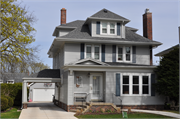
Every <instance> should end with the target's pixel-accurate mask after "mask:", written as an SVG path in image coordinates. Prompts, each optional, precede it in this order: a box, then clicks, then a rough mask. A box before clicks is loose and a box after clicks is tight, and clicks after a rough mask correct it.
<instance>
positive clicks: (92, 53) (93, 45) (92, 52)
mask: <svg viewBox="0 0 180 119" xmlns="http://www.w3.org/2000/svg"><path fill="white" fill-rule="evenodd" d="M87 45H91V58H92V59H95V54H94V48H95V46H99V59H95V60H98V61H101V45H100V44H85V47H84V56H85V58H87V57H86V47H87Z"/></svg>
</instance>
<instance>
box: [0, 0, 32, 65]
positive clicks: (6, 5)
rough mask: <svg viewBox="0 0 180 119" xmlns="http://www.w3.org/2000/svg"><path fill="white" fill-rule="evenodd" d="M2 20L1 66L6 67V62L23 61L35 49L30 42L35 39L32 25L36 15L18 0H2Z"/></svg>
mask: <svg viewBox="0 0 180 119" xmlns="http://www.w3.org/2000/svg"><path fill="white" fill-rule="evenodd" d="M0 22H1V35H0V37H1V39H0V52H1V54H0V55H1V66H3V67H4V62H9V63H13V62H22V61H23V60H25V59H26V58H27V57H26V56H28V55H29V54H30V52H32V51H33V49H32V48H31V47H30V44H31V43H32V42H34V41H35V39H34V32H35V29H34V28H33V27H32V23H33V22H35V17H34V16H33V15H32V14H29V13H28V11H27V10H26V7H21V6H20V5H18V4H16V0H1V14H0Z"/></svg>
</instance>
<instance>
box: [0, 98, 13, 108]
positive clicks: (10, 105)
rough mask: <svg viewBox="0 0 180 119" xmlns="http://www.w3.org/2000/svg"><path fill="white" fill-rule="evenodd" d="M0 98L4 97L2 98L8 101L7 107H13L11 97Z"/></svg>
mask: <svg viewBox="0 0 180 119" xmlns="http://www.w3.org/2000/svg"><path fill="white" fill-rule="evenodd" d="M1 97H4V98H6V99H8V107H12V106H13V104H14V100H13V99H12V98H11V97H8V96H4V95H1Z"/></svg>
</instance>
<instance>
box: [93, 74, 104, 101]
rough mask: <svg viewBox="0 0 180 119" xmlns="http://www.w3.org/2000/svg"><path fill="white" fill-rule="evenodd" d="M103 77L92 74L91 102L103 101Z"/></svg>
mask: <svg viewBox="0 0 180 119" xmlns="http://www.w3.org/2000/svg"><path fill="white" fill-rule="evenodd" d="M102 84H103V83H102V75H101V74H92V75H91V81H90V87H91V89H90V94H91V100H102V99H103V94H102V93H103V92H102V88H103V87H102V86H103V85H102Z"/></svg>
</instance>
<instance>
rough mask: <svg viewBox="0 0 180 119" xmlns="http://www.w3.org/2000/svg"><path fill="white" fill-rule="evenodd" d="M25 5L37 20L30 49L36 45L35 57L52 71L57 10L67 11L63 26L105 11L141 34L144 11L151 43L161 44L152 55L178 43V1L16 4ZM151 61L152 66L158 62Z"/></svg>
mask: <svg viewBox="0 0 180 119" xmlns="http://www.w3.org/2000/svg"><path fill="white" fill-rule="evenodd" d="M18 1H19V2H20V1H22V4H21V5H26V6H27V7H28V11H29V12H33V14H34V15H35V16H36V18H37V19H38V20H37V22H36V23H35V24H33V27H34V28H35V29H36V30H37V32H36V35H35V39H36V41H35V42H34V43H33V44H32V45H40V48H39V49H40V52H39V54H38V55H39V56H40V59H41V60H42V61H43V63H45V64H48V65H49V66H50V67H51V68H52V58H48V55H47V52H48V50H49V48H50V46H51V43H52V42H53V40H54V38H55V37H54V36H52V33H53V31H54V29H55V27H56V26H58V25H60V9H62V8H66V9H67V18H66V19H67V23H68V22H71V21H74V20H86V18H87V17H90V16H91V15H93V14H94V13H96V12H98V11H99V10H101V9H103V8H106V9H108V10H110V11H112V12H114V13H116V14H119V15H120V16H123V17H125V18H127V19H129V20H131V21H130V22H129V23H128V24H126V26H130V27H133V28H137V29H139V30H138V31H137V33H138V34H140V35H142V34H143V31H142V29H143V26H142V15H143V14H144V11H145V9H146V8H149V9H150V12H152V17H153V18H152V19H153V20H152V24H153V40H155V41H159V42H161V43H163V45H161V46H159V47H157V48H155V49H154V50H153V54H156V53H158V52H160V51H162V50H164V49H166V48H169V47H171V46H174V45H176V44H178V43H179V35H178V26H180V17H179V16H178V15H179V14H180V12H179V11H180V8H179V7H180V5H179V4H180V1H178V0H18ZM158 60H159V58H158V57H155V56H154V57H153V63H156V61H158Z"/></svg>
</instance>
